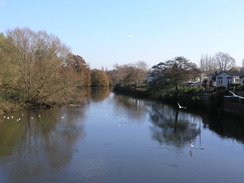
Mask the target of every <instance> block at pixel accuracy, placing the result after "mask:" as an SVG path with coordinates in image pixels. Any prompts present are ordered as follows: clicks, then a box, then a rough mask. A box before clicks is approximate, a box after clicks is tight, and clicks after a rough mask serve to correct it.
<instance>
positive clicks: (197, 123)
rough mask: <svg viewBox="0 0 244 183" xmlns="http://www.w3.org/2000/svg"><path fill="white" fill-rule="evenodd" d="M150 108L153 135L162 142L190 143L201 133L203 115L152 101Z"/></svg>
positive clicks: (180, 145) (174, 143) (173, 143)
mask: <svg viewBox="0 0 244 183" xmlns="http://www.w3.org/2000/svg"><path fill="white" fill-rule="evenodd" d="M149 106H150V108H149V115H150V119H151V121H152V123H153V126H152V127H151V131H152V137H153V139H155V140H157V141H158V142H159V143H161V144H170V145H174V146H176V147H179V148H181V147H184V146H185V145H186V144H187V145H189V142H190V141H191V140H194V139H195V138H196V137H197V136H198V135H200V133H201V117H200V116H196V115H191V114H189V113H186V112H184V111H183V110H179V109H174V108H173V107H172V106H169V105H163V104H156V103H151V104H150V105H149Z"/></svg>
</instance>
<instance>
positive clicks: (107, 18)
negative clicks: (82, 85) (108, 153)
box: [0, 0, 244, 69]
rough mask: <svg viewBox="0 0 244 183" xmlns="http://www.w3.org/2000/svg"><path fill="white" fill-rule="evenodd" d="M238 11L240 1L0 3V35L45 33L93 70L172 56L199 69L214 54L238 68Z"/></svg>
mask: <svg viewBox="0 0 244 183" xmlns="http://www.w3.org/2000/svg"><path fill="white" fill-rule="evenodd" d="M243 8H244V1H243V0H69V1H62V0H39V1H38V0H0V32H5V31H6V30H7V29H14V28H16V27H29V28H31V29H32V30H34V31H39V30H45V31H46V32H48V33H51V34H54V35H56V36H58V37H59V38H60V40H61V41H62V42H63V43H65V44H66V45H67V46H69V47H70V48H71V50H72V53H73V54H76V55H80V56H82V57H83V58H84V59H85V60H86V62H88V63H89V64H90V67H91V68H97V69H101V68H102V66H103V67H104V68H108V69H112V68H113V66H114V64H115V63H117V64H120V65H122V64H128V63H134V62H137V61H145V62H147V63H148V65H149V66H153V65H155V64H158V63H159V62H161V61H165V60H169V59H172V58H174V57H176V56H184V57H186V58H188V59H190V61H191V62H194V63H196V64H199V61H200V58H201V56H202V54H209V55H214V54H215V53H216V52H219V51H221V52H225V53H229V54H230V55H231V56H232V57H233V58H235V59H236V63H237V65H238V66H241V61H242V59H244V11H243ZM129 34H131V35H132V38H128V35H129Z"/></svg>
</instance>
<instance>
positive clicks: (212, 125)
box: [202, 114, 244, 143]
mask: <svg viewBox="0 0 244 183" xmlns="http://www.w3.org/2000/svg"><path fill="white" fill-rule="evenodd" d="M202 116H203V127H204V128H209V129H210V130H212V131H214V132H216V133H217V134H218V135H219V136H220V137H221V138H231V139H233V140H237V141H239V142H241V143H244V133H243V132H244V123H243V121H239V120H237V119H233V118H230V117H216V116H211V115H206V114H205V115H204V114H203V115H202Z"/></svg>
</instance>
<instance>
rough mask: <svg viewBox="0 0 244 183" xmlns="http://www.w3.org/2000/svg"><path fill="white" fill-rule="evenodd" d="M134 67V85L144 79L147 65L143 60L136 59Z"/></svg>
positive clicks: (139, 83) (138, 84) (147, 68)
mask: <svg viewBox="0 0 244 183" xmlns="http://www.w3.org/2000/svg"><path fill="white" fill-rule="evenodd" d="M135 68H136V74H137V77H136V85H137V86H140V85H141V84H142V83H143V82H144V81H145V80H146V77H147V73H148V70H149V66H148V65H147V63H146V62H144V61H138V62H136V64H135Z"/></svg>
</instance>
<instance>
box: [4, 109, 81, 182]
mask: <svg viewBox="0 0 244 183" xmlns="http://www.w3.org/2000/svg"><path fill="white" fill-rule="evenodd" d="M82 118H84V114H83V111H82V110H81V108H75V107H72V108H71V107H64V108H62V109H61V110H59V109H48V110H27V111H23V112H21V113H15V116H14V118H13V119H11V120H9V121H7V122H6V123H2V124H1V125H0V157H5V161H3V162H2V164H1V167H4V166H5V165H6V166H7V167H8V169H10V170H11V171H6V172H5V175H7V176H8V177H9V178H10V179H13V180H18V179H19V178H25V177H32V176H37V175H40V174H42V173H43V172H45V171H46V170H48V169H49V170H50V168H51V169H53V170H57V169H59V168H60V167H63V166H64V165H66V164H67V163H68V162H69V161H70V160H71V158H72V155H73V153H74V151H75V149H74V147H73V146H74V143H75V141H76V140H77V139H81V138H83V137H84V136H85V133H84V130H83V124H82V122H81V120H82ZM10 155H11V157H12V158H11V159H8V156H10ZM5 163H6V164H5ZM2 173H3V172H2Z"/></svg>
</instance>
